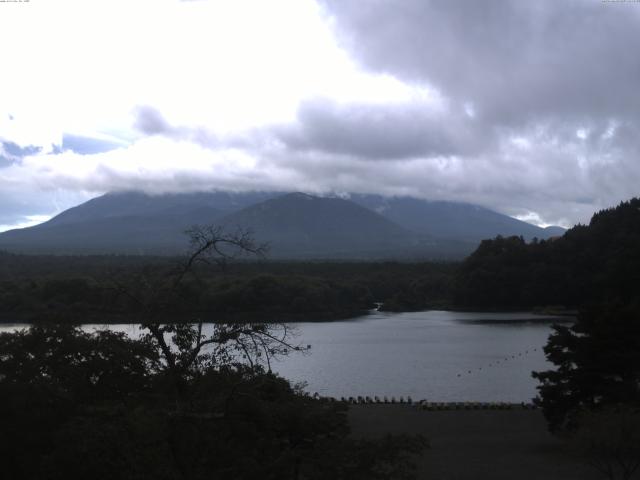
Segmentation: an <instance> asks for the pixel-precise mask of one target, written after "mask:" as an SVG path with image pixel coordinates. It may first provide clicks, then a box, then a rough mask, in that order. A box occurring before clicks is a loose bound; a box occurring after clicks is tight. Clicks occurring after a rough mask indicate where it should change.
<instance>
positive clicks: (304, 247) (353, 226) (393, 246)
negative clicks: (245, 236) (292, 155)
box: [221, 193, 429, 258]
mask: <svg viewBox="0 0 640 480" xmlns="http://www.w3.org/2000/svg"><path fill="white" fill-rule="evenodd" d="M221 223H222V224H223V225H225V226H226V227H228V228H229V229H231V230H233V229H235V228H244V229H249V230H251V231H252V232H253V234H254V236H255V238H257V239H259V240H260V241H266V242H268V243H269V244H270V253H271V254H272V255H274V256H279V257H349V258H363V257H371V256H380V255H382V256H398V255H400V256H402V255H403V250H404V249H410V250H411V249H415V248H417V247H419V246H420V245H428V244H429V242H428V240H427V239H423V238H422V237H421V236H420V235H417V234H415V233H414V232H411V231H409V230H407V229H405V228H403V227H401V226H400V225H397V224H395V223H393V222H391V221H390V220H388V219H386V218H384V217H383V216H381V215H379V214H377V213H375V212H373V211H371V210H368V209H366V208H364V207H362V206H360V205H358V204H356V203H354V202H351V201H348V200H343V199H341V198H327V197H315V196H312V195H307V194H304V193H291V194H288V195H283V196H280V197H276V198H272V199H270V200H266V201H264V202H261V203H259V204H256V205H252V206H250V207H247V208H244V209H242V210H240V211H238V212H236V213H232V214H231V215H228V216H226V217H224V218H222V219H221Z"/></svg>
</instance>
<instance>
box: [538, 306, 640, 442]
mask: <svg viewBox="0 0 640 480" xmlns="http://www.w3.org/2000/svg"><path fill="white" fill-rule="evenodd" d="M639 306H640V305H638V304H637V303H636V304H627V305H619V304H618V305H616V304H611V305H605V306H600V307H592V308H590V309H586V310H584V311H583V312H582V313H581V314H580V316H579V318H578V321H577V322H576V323H575V324H574V325H572V326H554V333H553V334H552V335H551V336H550V337H549V341H548V343H547V345H546V346H545V349H544V350H545V354H546V356H547V359H548V360H549V361H550V362H551V363H553V364H554V365H555V366H556V369H555V370H549V371H545V372H534V373H533V376H534V378H537V379H538V380H539V381H540V382H541V385H540V386H539V387H538V390H539V392H540V395H539V398H538V399H537V400H536V403H537V404H538V405H540V406H541V407H542V409H543V412H544V415H545V417H546V419H547V421H548V422H549V427H550V429H551V430H552V431H557V430H562V429H565V428H569V429H571V428H575V427H576V426H577V425H578V423H579V422H578V419H579V415H580V413H581V412H583V411H585V410H586V411H598V410H600V409H602V408H604V407H606V406H611V405H619V404H632V405H634V404H635V405H639V404H640V308H639Z"/></svg>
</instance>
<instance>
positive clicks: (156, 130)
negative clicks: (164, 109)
mask: <svg viewBox="0 0 640 480" xmlns="http://www.w3.org/2000/svg"><path fill="white" fill-rule="evenodd" d="M135 117H136V118H135V122H134V127H135V128H137V129H138V130H139V131H140V132H142V133H144V134H145V135H166V134H170V133H172V132H173V131H174V129H173V127H171V125H169V122H167V121H166V120H165V119H164V117H163V116H162V114H161V113H160V112H159V111H158V110H157V109H156V108H154V107H151V106H148V105H141V106H139V107H137V108H136V111H135Z"/></svg>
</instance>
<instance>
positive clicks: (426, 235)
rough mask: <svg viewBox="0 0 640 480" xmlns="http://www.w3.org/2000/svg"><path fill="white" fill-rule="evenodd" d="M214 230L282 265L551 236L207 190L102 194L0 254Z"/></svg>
mask: <svg viewBox="0 0 640 480" xmlns="http://www.w3.org/2000/svg"><path fill="white" fill-rule="evenodd" d="M211 223H217V224H222V225H226V226H227V227H228V228H237V226H242V227H246V228H249V229H251V230H252V231H253V232H254V236H255V237H256V239H257V240H258V241H266V242H269V243H270V244H271V256H273V257H282V258H284V257H288V258H350V259H351V258H353V259H355V258H368V259H371V258H397V259H407V258H445V259H454V258H462V257H464V256H465V255H467V254H469V253H470V252H471V251H473V249H474V248H475V247H476V246H477V243H478V242H479V240H480V239H482V238H492V237H495V236H496V235H498V234H501V235H505V236H508V235H522V236H524V237H525V238H532V237H538V238H547V237H549V236H555V235H557V234H558V233H561V232H558V231H556V230H545V229H542V228H539V227H536V226H535V225H531V224H528V223H525V222H521V221H519V220H515V219H513V218H511V217H508V216H505V215H501V214H499V213H496V212H493V211H491V210H488V209H485V208H482V207H477V206H473V205H468V204H456V203H450V202H429V201H425V200H417V199H412V198H399V197H392V198H385V197H381V196H375V195H352V196H351V198H349V199H342V198H335V197H315V196H311V195H306V194H303V193H293V194H282V193H278V192H248V193H232V192H208V193H185V194H165V195H147V194H144V193H139V192H123V193H108V194H106V195H103V196H101V197H97V198H94V199H92V200H89V201H88V202H86V203H83V204H81V205H78V206H77V207H74V208H70V209H69V210H66V211H64V212H62V213H60V214H59V215H57V216H56V217H54V218H52V219H51V220H49V221H48V222H45V223H42V224H40V225H37V226H35V227H30V228H24V229H16V230H12V231H9V232H4V233H2V234H0V249H6V250H9V251H16V252H24V253H58V254H75V253H80V254H88V253H126V254H176V253H182V252H184V251H185V249H186V248H187V242H188V240H187V237H186V236H185V235H184V233H183V232H184V231H185V230H186V229H187V228H189V227H190V226H192V225H194V224H211Z"/></svg>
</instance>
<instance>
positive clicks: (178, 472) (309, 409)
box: [0, 326, 424, 480]
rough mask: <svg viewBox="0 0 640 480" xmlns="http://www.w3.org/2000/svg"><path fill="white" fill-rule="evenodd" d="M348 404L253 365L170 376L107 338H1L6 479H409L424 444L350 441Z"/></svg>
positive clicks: (0, 443) (52, 332)
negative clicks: (306, 390)
mask: <svg viewBox="0 0 640 480" xmlns="http://www.w3.org/2000/svg"><path fill="white" fill-rule="evenodd" d="M346 408H347V407H346V406H345V405H342V404H339V403H333V402H323V401H319V400H316V399H313V398H311V397H309V396H308V395H305V394H303V393H301V392H300V391H299V390H298V389H296V388H293V387H292V386H291V385H290V384H289V383H288V382H287V381H286V380H284V379H282V378H279V377H277V376H275V375H273V374H271V373H268V372H265V371H264V370H263V369H261V368H260V367H253V368H249V367H247V366H242V365H240V364H230V363H226V364H225V363H223V362H219V363H218V365H214V364H209V365H207V366H206V367H203V368H199V369H192V370H190V371H186V370H185V371H183V372H178V371H177V370H174V371H171V369H168V368H167V365H166V362H164V361H163V359H162V357H161V355H159V354H158V351H157V349H155V348H153V344H149V343H146V342H143V341H135V340H131V339H128V338H127V337H125V336H123V335H121V334H117V333H113V332H97V333H93V334H89V333H85V332H82V331H81V330H79V329H76V328H73V327H68V326H54V327H45V326H35V327H33V328H31V329H30V330H28V331H26V330H25V331H22V332H18V333H14V334H7V333H5V334H2V335H0V425H1V426H2V428H1V430H0V457H1V461H2V463H1V465H2V470H3V476H4V478H16V479H18V478H19V479H24V480H29V479H45V478H46V479H61V480H62V479H64V480H69V479H74V478H91V479H105V480H106V479H109V480H113V479H204V478H206V479H215V478H224V479H261V480H263V479H270V478H279V479H325V478H326V479H376V478H380V479H384V478H389V479H390V478H394V479H395V478H411V477H412V468H411V464H410V461H409V460H410V458H411V454H413V453H417V452H419V451H420V450H421V449H422V448H423V445H424V442H423V440H422V439H421V438H417V437H388V438H386V439H381V440H379V441H371V440H367V441H365V440H355V439H352V438H351V437H350V436H349V428H348V424H347V421H346V415H345V412H346Z"/></svg>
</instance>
